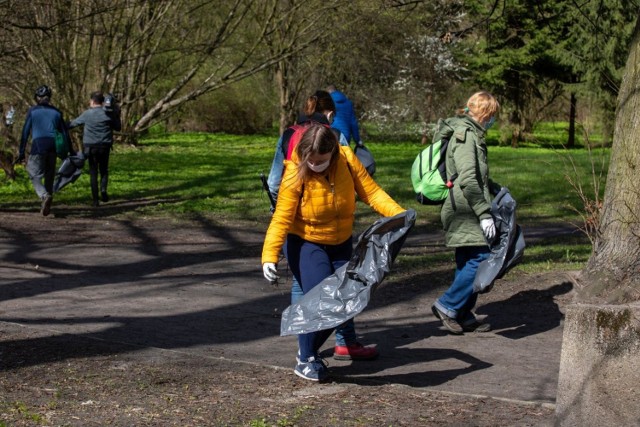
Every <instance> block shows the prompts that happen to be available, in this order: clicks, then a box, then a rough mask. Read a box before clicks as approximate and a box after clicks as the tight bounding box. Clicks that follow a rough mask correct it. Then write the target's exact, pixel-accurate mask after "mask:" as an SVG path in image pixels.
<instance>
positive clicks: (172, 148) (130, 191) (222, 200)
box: [0, 133, 609, 268]
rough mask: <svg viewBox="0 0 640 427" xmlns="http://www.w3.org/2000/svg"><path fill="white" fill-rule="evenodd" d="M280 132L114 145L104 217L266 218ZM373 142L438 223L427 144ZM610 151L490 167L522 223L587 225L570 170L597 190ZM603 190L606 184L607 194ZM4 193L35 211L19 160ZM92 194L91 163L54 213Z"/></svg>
mask: <svg viewBox="0 0 640 427" xmlns="http://www.w3.org/2000/svg"><path fill="white" fill-rule="evenodd" d="M276 140H277V138H276V137H274V136H235V135H233V136H232V135H225V134H206V133H191V134H168V135H155V136H152V137H148V138H146V139H143V140H142V141H141V142H140V144H139V146H137V147H128V146H117V147H116V148H115V150H114V151H113V152H112V158H111V162H110V163H111V166H110V184H109V190H110V195H111V198H112V201H111V202H110V203H108V204H106V205H104V206H103V207H101V208H100V215H103V216H104V215H107V216H112V217H116V218H117V217H129V216H154V215H160V216H169V217H175V218H177V219H181V218H189V217H191V216H212V217H216V218H220V219H228V220H242V221H252V222H259V223H261V224H267V223H268V221H269V218H270V213H269V200H268V198H267V196H266V193H265V192H264V191H263V190H262V186H261V183H260V179H259V176H260V173H262V172H264V173H268V171H269V168H270V165H271V160H272V157H273V149H274V147H275V143H276ZM367 145H368V147H369V148H370V150H371V151H372V153H373V154H374V156H375V158H376V161H377V171H376V175H375V178H376V181H377V182H378V183H379V184H380V185H381V186H382V187H383V188H384V189H385V190H387V192H388V193H389V194H391V195H392V196H393V197H394V198H395V199H396V200H397V201H398V202H399V203H400V204H401V205H402V206H404V207H406V208H414V209H416V211H417V212H418V220H419V222H418V224H419V227H421V228H420V230H421V231H422V230H426V231H427V232H429V231H432V230H436V229H440V227H441V226H440V219H439V207H434V206H423V205H419V204H418V203H417V202H416V201H415V199H414V194H413V190H412V188H411V183H410V179H409V172H410V168H411V164H412V162H413V160H414V159H415V156H416V155H417V154H418V152H419V151H420V150H422V149H424V146H422V145H420V144H419V143H418V142H411V143H410V142H393V143H391V142H386V143H385V142H371V143H368V144H367ZM608 154H609V152H608V149H604V150H600V151H596V152H595V153H590V152H589V151H588V150H585V149H574V150H570V151H567V150H553V149H546V148H518V149H513V148H510V147H498V146H491V147H489V159H490V170H491V175H492V177H493V179H494V180H495V181H496V182H498V183H500V184H502V185H504V186H507V187H508V188H509V189H510V190H511V193H512V194H513V196H514V198H515V199H516V201H517V202H518V219H519V222H520V223H521V224H522V225H523V226H530V225H542V224H548V223H573V224H580V223H581V218H580V216H579V214H578V213H577V212H576V209H581V206H582V204H581V200H580V198H579V197H578V194H576V192H575V191H574V189H573V188H572V187H571V185H570V184H569V182H568V180H567V176H570V177H571V178H572V179H573V180H575V181H577V182H579V183H580V184H581V185H582V186H584V189H585V190H584V192H585V193H586V194H587V195H588V196H590V197H591V198H593V189H592V188H591V187H592V185H591V181H592V173H591V169H592V162H591V159H592V157H593V156H595V158H596V159H597V161H598V162H599V161H600V157H601V156H604V158H605V159H606V158H608ZM572 164H575V169H574V167H573V166H572ZM603 188H604V183H603V182H601V188H600V193H602V190H603ZM0 200H1V204H0V209H5V210H14V211H31V212H34V211H36V210H37V209H38V202H37V200H36V196H35V194H34V192H33V189H32V188H31V185H30V182H29V179H28V177H27V174H26V171H25V169H24V167H21V166H20V167H18V178H17V179H16V180H15V181H13V182H11V181H8V180H6V179H4V178H3V179H2V180H0ZM90 202H91V195H90V189H89V177H88V168H87V167H86V166H85V171H84V173H83V174H82V176H81V177H80V179H79V180H78V181H77V182H75V183H73V184H70V185H68V186H67V187H65V188H64V189H62V191H61V192H60V193H59V194H57V195H56V197H55V202H54V212H55V207H56V206H59V207H64V208H71V209H70V210H71V211H72V213H71V215H77V216H83V215H84V216H92V215H94V211H93V210H92V209H91V208H90V207H89V206H90ZM358 205H359V206H358V212H357V223H356V230H362V229H363V228H364V227H365V226H366V225H368V224H370V223H371V222H372V221H374V220H375V219H376V218H377V215H376V214H375V213H373V212H372V211H371V210H370V209H369V208H368V207H367V206H364V205H363V204H361V203H359V204H358ZM576 245H577V246H576ZM578 246H579V247H578ZM535 250H536V249H535V248H530V249H528V251H527V253H528V254H531V255H534V258H533V259H532V263H534V264H532V265H535V266H537V267H539V268H541V267H542V266H543V265H546V264H547V263H548V262H552V263H553V264H556V263H563V264H566V262H565V261H566V260H571V265H579V264H580V263H583V262H584V261H586V259H587V258H588V252H589V251H590V246H589V245H588V244H586V246H585V241H584V240H582V241H580V242H567V243H565V242H563V241H558V242H554V243H553V247H552V248H548V247H547V248H545V249H544V250H541V253H540V254H536V253H535ZM549 260H551V261H549Z"/></svg>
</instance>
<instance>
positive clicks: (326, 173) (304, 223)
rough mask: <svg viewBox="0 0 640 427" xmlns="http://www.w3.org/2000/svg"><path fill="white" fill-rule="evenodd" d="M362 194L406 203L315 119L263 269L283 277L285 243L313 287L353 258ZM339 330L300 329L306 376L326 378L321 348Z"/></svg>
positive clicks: (274, 222)
mask: <svg viewBox="0 0 640 427" xmlns="http://www.w3.org/2000/svg"><path fill="white" fill-rule="evenodd" d="M356 194H357V195H358V197H359V198H360V200H362V201H363V202H365V203H366V204H368V205H369V206H371V207H372V208H373V209H374V210H375V211H376V212H378V213H380V214H381V215H384V216H394V215H397V214H399V213H401V212H404V209H403V208H402V207H400V206H399V205H398V204H397V203H396V202H395V201H394V200H393V199H392V198H391V197H389V195H388V194H387V193H386V192H385V191H384V190H383V189H382V188H380V187H379V186H378V185H377V184H376V183H375V181H374V180H373V179H372V178H371V177H370V176H369V174H368V173H367V171H366V169H365V168H364V166H362V164H361V163H360V161H359V160H358V159H357V158H356V156H355V154H354V153H353V151H352V150H351V149H350V148H349V147H341V146H340V145H339V144H338V141H337V139H336V136H335V134H334V133H333V132H332V131H331V129H329V128H328V127H326V126H323V125H319V124H318V125H311V126H310V127H309V129H308V130H307V131H306V132H305V133H304V135H303V136H302V139H301V140H300V142H299V143H298V145H297V146H296V148H295V153H294V156H293V158H292V159H291V160H290V161H285V172H284V176H283V178H282V183H281V185H280V192H279V193H278V203H277V205H276V211H275V213H274V215H273V218H272V219H271V224H270V225H269V228H268V230H267V235H266V237H265V241H264V246H263V249H262V269H263V273H264V277H265V278H266V279H267V280H269V281H274V280H277V278H278V276H277V271H276V263H277V262H278V256H279V254H280V251H281V250H282V248H283V246H285V241H286V246H285V256H286V257H287V262H288V264H289V268H290V269H291V271H292V273H293V275H294V276H295V278H296V279H297V280H298V281H299V283H300V284H301V286H302V289H303V291H304V293H307V292H309V290H311V289H312V288H313V287H315V286H316V285H317V284H319V283H320V282H321V281H322V280H324V279H325V278H326V277H328V276H330V275H331V274H333V273H334V272H335V271H336V270H337V269H338V268H340V267H341V266H342V265H343V264H345V263H347V262H348V261H349V259H350V258H351V253H352V250H353V247H352V234H353V222H354V217H355V210H356ZM332 332H333V330H331V329H329V330H324V331H318V332H312V333H308V334H301V335H298V346H299V354H298V364H297V365H296V367H295V370H294V372H295V373H296V374H297V375H299V376H300V377H302V378H305V379H308V380H312V381H321V380H324V379H326V378H327V376H328V372H327V368H326V366H325V365H324V363H323V361H322V359H321V358H320V357H319V354H318V352H319V349H320V347H321V346H322V345H323V344H324V342H325V341H326V340H327V338H329V336H330V335H331V333H332Z"/></svg>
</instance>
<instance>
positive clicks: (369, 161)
mask: <svg viewBox="0 0 640 427" xmlns="http://www.w3.org/2000/svg"><path fill="white" fill-rule="evenodd" d="M353 152H354V153H355V155H356V157H357V158H358V160H360V163H362V165H363V166H364V168H365V169H366V170H367V172H369V175H370V176H373V174H374V173H376V161H375V160H374V159H373V154H371V151H369V149H368V148H367V147H365V146H364V144H356V148H355V149H354V150H353Z"/></svg>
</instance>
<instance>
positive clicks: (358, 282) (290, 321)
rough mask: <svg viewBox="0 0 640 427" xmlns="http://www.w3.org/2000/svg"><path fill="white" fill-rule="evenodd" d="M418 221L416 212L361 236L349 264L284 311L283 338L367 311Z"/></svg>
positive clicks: (381, 221) (333, 324)
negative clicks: (370, 301) (372, 295)
mask: <svg viewBox="0 0 640 427" xmlns="http://www.w3.org/2000/svg"><path fill="white" fill-rule="evenodd" d="M415 221H416V211H415V210H413V209H409V210H407V211H405V212H403V213H401V214H398V215H396V216H393V217H388V218H381V219H379V220H378V221H376V222H375V223H374V224H373V225H372V226H371V227H369V228H368V229H367V230H366V231H365V232H363V233H362V234H361V235H360V237H358V241H357V243H356V247H355V249H354V251H353V255H352V257H351V259H350V260H349V262H348V263H346V264H345V265H343V266H342V267H340V268H339V269H338V270H336V272H335V273H334V274H332V275H331V276H329V277H327V278H326V279H324V280H323V281H322V282H320V283H319V284H318V285H317V286H316V287H314V288H313V289H311V290H310V291H309V292H307V293H306V294H305V295H304V296H303V297H302V298H301V299H300V300H299V301H298V302H297V303H296V304H292V305H290V306H289V307H287V309H285V310H284V311H283V312H282V321H281V323H280V335H282V336H285V335H295V334H305V333H308V332H314V331H320V330H324V329H332V328H335V327H336V326H338V325H340V324H342V323H344V322H346V321H347V320H349V319H351V318H353V317H355V316H356V315H357V314H358V313H360V312H361V311H362V310H364V308H365V307H366V306H367V304H368V303H369V300H370V298H371V294H372V293H373V292H374V291H375V290H376V288H377V287H378V285H379V284H380V283H382V280H383V279H384V278H385V277H386V275H387V274H388V273H389V270H390V268H391V265H392V263H393V261H394V260H395V258H396V256H397V255H398V252H399V251H400V248H402V245H403V244H404V241H405V239H406V237H407V233H408V232H409V230H411V228H412V227H413V225H414V223H415Z"/></svg>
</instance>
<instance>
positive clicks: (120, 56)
mask: <svg viewBox="0 0 640 427" xmlns="http://www.w3.org/2000/svg"><path fill="white" fill-rule="evenodd" d="M630 3H633V0H566V1H565V0H563V1H558V0H535V1H534V0H429V1H426V0H425V1H419V0H415V1H410V0H355V1H349V2H344V1H339V0H322V1H320V0H318V1H316V0H307V1H304V2H303V1H298V0H258V1H252V0H226V1H222V2H221V1H218V0H215V1H210V0H158V1H153V2H152V1H132V0H110V1H104V0H98V1H95V0H91V1H89V0H47V1H38V0H35V1H30V2H23V1H18V0H0V58H1V59H2V61H0V103H1V104H2V107H3V109H4V111H5V112H6V111H7V110H8V109H9V108H10V107H11V106H13V107H14V108H15V109H16V118H17V121H16V126H15V128H17V129H19V128H20V126H21V124H22V123H21V119H22V117H24V114H25V113H26V110H27V109H28V107H29V106H30V105H31V104H32V103H33V91H34V89H35V88H36V87H37V86H38V85H40V84H47V85H49V86H50V87H52V89H53V93H54V95H53V103H54V104H55V105H56V106H57V107H58V108H60V109H61V110H62V111H63V113H64V116H65V117H66V118H72V117H75V116H76V115H77V114H79V113H80V112H81V111H82V110H83V109H85V108H86V104H87V99H88V94H89V93H90V92H91V91H94V90H98V89H100V90H103V91H105V92H112V93H114V94H116V96H117V97H118V99H119V100H120V103H121V106H122V111H123V122H124V123H125V128H124V129H123V132H122V134H121V135H120V140H121V141H122V142H127V143H133V144H135V143H136V141H137V139H138V138H139V137H140V136H141V135H144V134H145V133H148V132H149V131H150V130H152V129H159V130H166V131H170V132H174V131H208V132H227V133H236V134H251V133H264V132H273V130H274V128H275V129H277V130H282V129H283V128H284V127H285V126H287V125H289V124H290V123H291V122H292V121H293V120H294V119H295V115H296V112H297V110H298V109H299V107H300V104H301V102H302V101H303V100H304V98H305V97H306V96H308V95H309V94H310V93H311V92H312V91H313V90H315V89H317V88H324V87H325V86H326V85H327V84H334V85H336V86H337V87H338V88H339V89H340V90H342V91H343V92H344V93H346V94H347V95H348V96H349V97H350V98H351V99H352V100H353V101H354V104H355V107H356V110H357V114H358V115H359V117H360V120H361V122H364V123H366V124H367V125H368V126H365V128H366V129H368V130H369V133H368V134H365V139H366V138H375V137H376V135H384V139H385V140H393V139H394V138H398V139H400V138H402V139H405V140H406V139H407V138H409V139H411V140H416V139H420V138H422V139H423V141H427V140H430V134H429V130H430V126H432V125H433V123H434V122H435V121H436V120H437V119H438V118H439V117H443V116H447V115H450V114H452V113H453V111H454V109H456V108H457V107H460V106H461V104H462V103H463V102H464V100H465V99H466V98H467V97H468V96H469V94H470V93H471V92H473V91H475V90H478V89H486V90H489V91H491V92H493V93H495V94H496V95H497V96H498V97H499V100H500V102H501V104H502V106H503V110H502V113H501V117H500V122H501V126H500V138H499V139H500V144H502V145H512V146H517V145H518V144H520V143H521V142H522V141H526V140H527V139H528V138H530V135H531V131H532V130H533V129H534V127H535V126H536V124H538V123H539V122H541V121H560V122H566V123H568V125H567V136H566V142H565V144H566V145H567V146H569V147H571V146H573V145H574V144H575V143H576V139H575V138H576V136H577V137H578V141H579V143H581V141H584V139H582V138H583V137H586V138H588V135H590V134H591V133H592V132H594V130H595V131H596V132H597V133H598V134H600V135H602V137H603V139H604V141H605V142H609V141H610V140H611V136H612V132H613V118H614V110H615V99H616V95H617V91H618V87H619V84H620V80H621V73H622V70H623V67H624V63H625V60H626V58H627V53H628V50H629V42H630V38H631V34H632V31H633V27H634V23H635V19H636V18H637V16H636V15H637V13H636V11H637V5H635V7H634V6H633V5H631V4H630ZM13 133H17V132H16V130H15V129H14V132H13ZM2 144H3V146H2V150H3V156H2V159H4V162H5V163H7V162H8V161H9V160H11V158H12V155H13V154H15V147H16V141H15V136H13V137H12V135H10V134H8V132H7V131H6V129H5V132H4V138H3V140H2ZM2 159H0V160H2Z"/></svg>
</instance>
